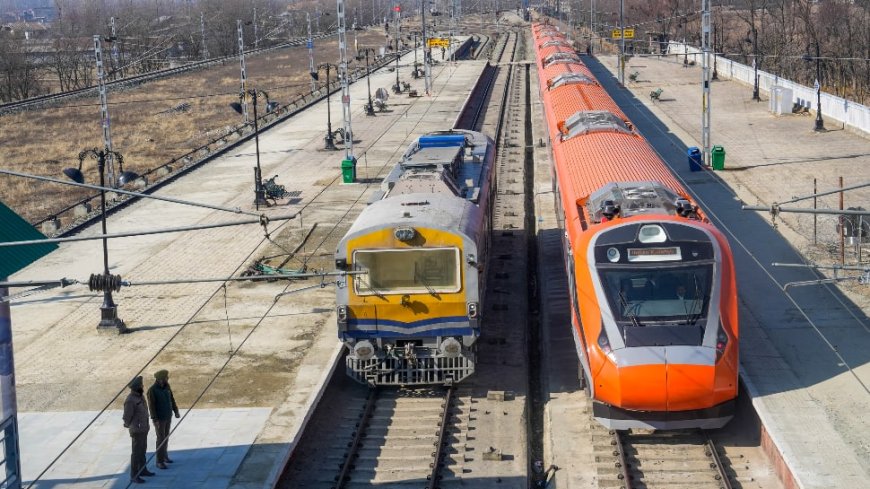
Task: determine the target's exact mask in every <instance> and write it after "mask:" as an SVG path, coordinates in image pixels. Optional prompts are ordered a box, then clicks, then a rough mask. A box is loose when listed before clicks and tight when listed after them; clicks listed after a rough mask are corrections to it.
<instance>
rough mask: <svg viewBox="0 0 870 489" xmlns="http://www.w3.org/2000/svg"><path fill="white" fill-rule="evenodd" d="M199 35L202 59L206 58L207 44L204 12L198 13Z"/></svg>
mask: <svg viewBox="0 0 870 489" xmlns="http://www.w3.org/2000/svg"><path fill="white" fill-rule="evenodd" d="M199 35H200V37H201V38H202V59H208V44H206V42H205V13H203V12H200V13H199Z"/></svg>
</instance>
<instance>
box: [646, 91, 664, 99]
mask: <svg viewBox="0 0 870 489" xmlns="http://www.w3.org/2000/svg"><path fill="white" fill-rule="evenodd" d="M662 92H664V90H663V89H661V88H656V89H655V90H653V91H652V92H650V93H649V99H650V100H653V101H655V100H661V96H662Z"/></svg>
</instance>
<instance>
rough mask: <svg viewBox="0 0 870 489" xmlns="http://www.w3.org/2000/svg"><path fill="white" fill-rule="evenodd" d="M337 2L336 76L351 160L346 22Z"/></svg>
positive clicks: (346, 148) (347, 156) (346, 150)
mask: <svg viewBox="0 0 870 489" xmlns="http://www.w3.org/2000/svg"><path fill="white" fill-rule="evenodd" d="M337 3H338V7H337V9H338V59H339V62H338V77H339V78H340V79H341V108H342V113H343V115H344V159H345V160H350V161H352V160H355V159H356V158H354V156H353V129H352V128H351V123H350V83H349V80H348V74H347V32H346V31H347V23H346V21H345V12H344V0H338V2H337ZM327 86H328V85H327Z"/></svg>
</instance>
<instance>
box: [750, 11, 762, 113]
mask: <svg viewBox="0 0 870 489" xmlns="http://www.w3.org/2000/svg"><path fill="white" fill-rule="evenodd" d="M752 52H753V55H752V69H753V71H754V73H755V76H754V77H753V78H754V83H753V86H752V100H756V101H760V100H761V96H759V95H758V29H756V28H755V26H754V25H753V26H752Z"/></svg>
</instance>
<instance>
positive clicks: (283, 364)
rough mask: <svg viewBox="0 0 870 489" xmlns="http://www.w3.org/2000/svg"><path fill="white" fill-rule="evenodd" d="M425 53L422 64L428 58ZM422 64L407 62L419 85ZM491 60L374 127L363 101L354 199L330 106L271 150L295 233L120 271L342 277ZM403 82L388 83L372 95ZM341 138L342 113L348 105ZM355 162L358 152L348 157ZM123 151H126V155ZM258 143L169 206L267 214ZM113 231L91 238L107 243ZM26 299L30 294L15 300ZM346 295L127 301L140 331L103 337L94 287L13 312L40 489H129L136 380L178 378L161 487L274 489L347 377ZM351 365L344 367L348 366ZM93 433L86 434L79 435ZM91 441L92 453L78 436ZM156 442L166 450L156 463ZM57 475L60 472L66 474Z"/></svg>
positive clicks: (86, 249)
mask: <svg viewBox="0 0 870 489" xmlns="http://www.w3.org/2000/svg"><path fill="white" fill-rule="evenodd" d="M418 56H420V55H419V54H418ZM413 59H414V54H413V53H410V54H408V55H406V56H405V57H404V58H403V59H402V60H401V66H400V76H401V78H402V80H403V81H408V82H411V88H412V89H414V90H417V92H418V93H420V94H423V93H424V90H423V80H422V79H419V80H414V79H412V78H411V77H410V64H412V63H413ZM484 64H485V62H477V61H467V62H461V63H456V64H450V63H442V64H438V65H436V66H435V67H434V69H433V77H434V79H433V86H434V89H433V92H432V95H431V96H421V97H414V98H412V97H408V96H407V95H405V94H402V95H392V96H391V98H390V100H389V101H388V108H387V110H386V111H384V112H379V113H378V114H377V115H376V116H375V117H366V116H365V115H364V114H363V112H362V106H363V104H364V103H365V100H366V95H367V94H366V83H365V80H364V79H363V80H361V81H360V82H357V83H355V84H354V85H352V87H351V100H352V104H353V122H354V126H353V127H354V139H355V144H354V154H355V155H356V156H357V157H358V159H359V164H358V167H357V183H354V184H341V171H340V165H341V160H342V159H343V157H344V151H343V150H342V151H325V150H324V149H323V136H324V134H325V132H326V131H325V127H326V119H327V117H326V107H327V105H326V102H325V101H324V102H321V103H319V104H317V105H316V106H314V107H312V108H310V109H308V110H305V111H304V112H302V113H300V114H297V115H296V116H294V117H293V118H291V119H290V120H288V121H286V122H285V123H282V124H280V125H279V126H277V127H274V128H271V129H269V130H268V131H265V132H263V133H262V134H261V135H260V159H261V165H262V168H263V173H262V174H263V176H264V177H267V178H268V177H271V176H272V175H276V174H277V175H279V177H278V183H279V184H283V185H285V186H286V187H287V190H288V192H291V196H290V197H289V198H288V199H284V200H282V201H279V204H278V205H277V206H274V207H269V208H266V209H263V208H261V210H260V211H261V212H262V213H263V214H265V215H266V216H275V215H280V214H292V213H298V216H297V218H296V219H294V220H292V221H283V222H277V221H276V222H270V223H269V225H268V228H267V229H264V228H262V227H261V226H258V225H248V226H237V227H224V228H216V229H210V230H206V231H198V232H185V233H172V234H155V235H149V236H140V237H135V238H124V239H112V240H110V241H109V267H110V271H111V273H112V274H120V275H121V276H122V277H123V278H124V280H128V281H131V282H132V283H134V284H135V283H142V282H145V281H161V280H175V279H194V278H196V279H202V278H213V277H229V276H237V275H239V274H240V273H241V272H242V271H244V270H246V269H248V268H249V267H250V266H251V265H253V264H254V262H255V260H257V259H259V258H263V257H269V256H275V255H278V256H280V257H286V261H285V263H284V264H283V265H282V266H283V267H285V268H292V269H298V270H316V269H320V270H332V269H333V267H334V263H333V258H332V257H333V254H334V250H335V246H336V244H337V242H338V240H339V239H340V238H341V236H342V235H343V234H344V232H345V231H346V229H347V228H348V227H349V226H350V225H351V223H352V222H353V220H354V218H355V217H356V215H357V214H358V213H359V211H360V210H361V209H362V208H363V207H364V206H365V203H366V201H367V200H368V197H369V195H370V194H371V193H372V192H373V191H374V190H375V189H377V188H378V185H379V183H380V180H381V178H382V177H383V176H384V175H385V174H386V172H387V171H389V169H390V168H391V166H392V164H394V163H395V162H396V161H397V160H398V158H399V157H400V156H401V154H402V153H403V152H404V151H405V149H406V148H407V146H408V144H409V143H410V142H411V141H412V140H413V139H414V138H416V137H417V136H419V135H420V134H422V133H424V132H428V131H433V130H443V129H447V128H450V127H451V125H452V122H453V120H454V119H455V118H456V116H457V115H458V112H459V110H460V108H461V107H462V104H463V102H464V101H465V99H466V97H467V96H468V93H469V91H470V89H471V87H472V86H474V83H475V80H476V79H477V78H478V77H479V75H480V73H481V71H482V69H483V66H484ZM394 81H395V74H394V73H391V72H389V71H387V70H382V71H381V72H379V73H375V74H373V76H372V83H371V84H372V90H373V91H374V90H375V89H377V88H381V87H383V88H389V87H390V85H391V84H392V83H394ZM332 98H333V101H332V102H333V103H332V113H333V114H332V115H333V121H332V122H333V128H337V127H339V126H340V125H341V122H340V121H341V116H340V114H341V107H340V106H339V105H338V104H337V103H335V102H336V101H337V100H339V99H340V96H339V95H333V97H332ZM338 145H339V147H341V144H340V143H338ZM118 149H120V150H123V149H122V148H118ZM254 165H255V152H254V141H253V140H250V141H247V142H245V143H244V144H242V145H240V146H239V147H236V148H233V149H232V150H230V151H228V152H227V153H226V154H223V155H221V156H220V157H219V158H216V159H215V160H213V161H211V162H209V163H208V164H206V165H204V166H202V167H201V168H199V169H197V170H195V171H192V172H191V173H190V174H188V175H185V176H184V177H181V178H179V179H178V180H176V181H174V182H173V183H171V184H169V185H167V186H165V187H163V188H162V189H160V190H159V191H158V192H157V195H161V196H165V197H173V198H177V199H185V200H190V201H194V202H200V203H206V204H210V205H214V206H223V207H228V208H236V207H238V208H240V209H242V210H245V211H254V206H253V189H252V181H251V175H252V170H251V168H252V167H253V166H254ZM238 219H239V216H237V215H232V214H230V213H224V212H220V211H216V210H213V209H204V208H200V207H190V206H181V205H176V204H171V203H167V202H162V201H156V200H141V201H139V202H136V203H134V204H133V205H130V206H128V207H126V208H124V209H121V210H119V211H118V212H115V213H113V214H111V215H110V217H109V220H108V229H109V232H110V233H111V232H131V231H141V230H150V229H161V228H166V227H180V226H189V225H198V224H210V223H222V222H227V221H234V220H238ZM98 231H99V226H92V227H91V228H89V229H87V230H85V231H83V232H82V233H81V235H82V236H92V235H95V234H97V233H98ZM100 243H101V242H100V241H84V242H75V243H64V244H62V245H61V246H60V248H59V249H58V250H57V251H56V252H54V253H52V254H50V255H48V256H46V257H45V258H43V259H41V260H39V261H37V262H36V263H34V264H33V265H31V266H30V267H28V268H26V269H25V270H23V271H21V272H19V273H18V274H17V275H16V276H14V277H10V279H11V280H37V279H40V280H48V279H59V278H61V277H68V278H74V279H78V280H84V281H86V280H87V277H88V275H90V274H91V273H100V272H101V270H102V247H101V244H100ZM16 292H21V290H17V291H14V292H13V293H16ZM334 294H335V292H334V290H333V281H332V280H324V281H321V280H320V279H313V280H307V281H306V280H294V281H274V282H257V283H251V282H233V283H227V284H223V283H222V282H220V281H218V282H201V283H183V284H173V285H142V286H132V287H124V288H122V289H121V290H120V291H118V292H116V293H115V294H114V299H115V302H117V304H118V314H119V317H121V318H123V319H124V320H125V321H126V323H127V326H128V327H129V328H130V332H129V333H128V334H124V335H118V334H117V333H115V332H111V331H110V332H98V331H97V329H96V325H97V323H98V321H99V314H100V311H99V306H100V304H101V303H102V294H101V293H92V292H89V291H88V290H87V288H86V286H81V285H79V286H71V287H68V288H65V289H53V290H49V291H43V292H37V293H33V294H31V295H28V296H26V297H22V298H19V299H16V300H15V301H13V302H12V327H13V332H14V336H15V338H14V342H15V360H16V380H17V383H16V384H17V394H18V407H19V412H20V414H19V424H20V431H21V448H22V458H23V471H24V474H23V477H24V479H25V481H27V483H26V486H27V485H30V486H31V487H38V488H45V489H47V488H52V489H53V488H60V487H76V488H82V487H85V488H91V487H94V488H96V487H127V485H128V481H129V478H128V476H127V472H128V469H129V466H128V463H129V444H130V439H129V436H128V434H127V432H126V430H125V429H124V428H123V427H122V424H121V416H120V412H119V410H120V409H121V407H122V403H123V399H124V397H125V396H126V394H127V392H128V390H127V389H126V385H127V383H128V382H129V381H130V379H132V378H133V377H134V376H136V375H143V376H144V377H145V385H146V388H147V387H148V386H150V385H151V383H152V382H153V380H154V379H153V373H154V372H155V371H157V370H160V369H168V370H169V371H170V379H169V380H170V383H171V385H172V388H173V391H174V393H175V396H176V399H177V401H178V404H179V407H180V408H181V411H182V419H180V420H173V421H174V424H173V428H175V432H174V433H173V435H172V438H171V445H170V453H171V455H172V458H173V459H174V460H175V463H174V464H172V465H171V466H170V468H169V469H167V470H156V469H155V467H154V464H153V461H152V462H151V463H149V467H150V468H151V470H152V471H155V472H157V475H155V476H154V477H152V478H149V479H147V483H146V484H145V486H144V487H184V488H188V487H202V488H209V489H214V488H226V487H232V488H244V489H260V488H269V487H272V484H273V483H274V482H275V481H276V479H277V476H278V475H279V474H280V471H281V469H282V467H283V465H284V462H285V461H286V459H287V458H288V457H289V455H290V451H291V450H292V447H293V446H294V444H295V443H296V442H297V441H298V437H299V435H300V433H301V430H302V428H303V427H304V425H305V423H306V422H307V420H308V417H309V415H310V413H311V410H312V406H313V405H315V404H316V402H317V400H318V399H319V397H320V395H321V392H322V388H323V386H324V382H325V380H327V379H328V378H329V375H330V373H331V372H332V370H333V369H334V368H335V367H336V364H337V363H338V362H339V360H340V358H341V356H340V352H341V347H340V344H339V343H338V341H337V339H336V330H335V328H336V326H335V317H334ZM338 368H341V367H338ZM79 434H81V436H79ZM76 437H78V438H76ZM153 450H154V441H153V439H152V440H151V441H150V442H149V457H151V456H153ZM52 461H54V463H53V465H52V466H51V467H50V468H48V470H47V471H46V472H44V473H43V471H45V469H46V468H47V466H48V464H49V463H51V462H52Z"/></svg>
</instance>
